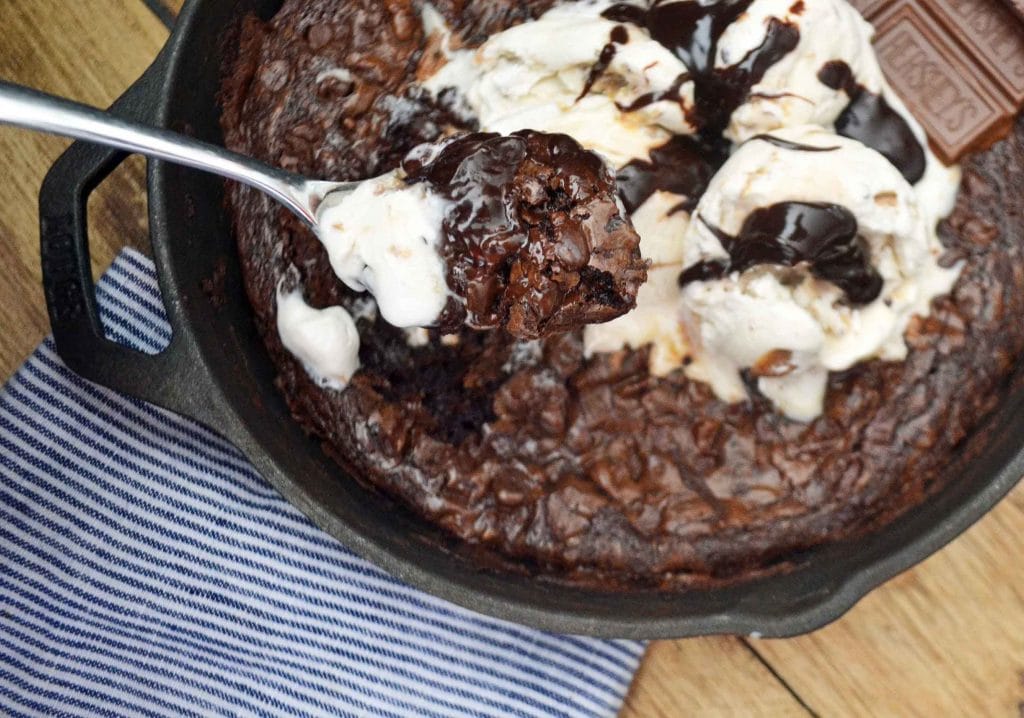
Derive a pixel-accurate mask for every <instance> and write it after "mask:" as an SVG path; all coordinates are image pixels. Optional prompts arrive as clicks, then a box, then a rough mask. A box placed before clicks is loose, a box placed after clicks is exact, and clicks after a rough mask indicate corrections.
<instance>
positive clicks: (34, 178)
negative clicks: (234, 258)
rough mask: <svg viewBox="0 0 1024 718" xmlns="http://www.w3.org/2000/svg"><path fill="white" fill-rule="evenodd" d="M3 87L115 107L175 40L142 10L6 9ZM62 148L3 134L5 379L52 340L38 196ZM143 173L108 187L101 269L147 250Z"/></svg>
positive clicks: (118, 5)
mask: <svg viewBox="0 0 1024 718" xmlns="http://www.w3.org/2000/svg"><path fill="white" fill-rule="evenodd" d="M0 28H3V29H4V39H3V42H2V45H0V77H4V78H5V79H10V80H12V81H14V82H21V83H24V84H28V85H32V86H34V87H37V88H39V89H41V90H46V91H48V92H53V93H56V94H61V95H65V96H67V97H71V98H73V99H76V100H80V101H82V102H87V103H90V104H95V105H100V106H106V105H109V104H110V103H111V102H112V101H113V100H114V99H115V98H116V97H117V96H118V95H119V94H121V92H123V91H124V89H125V88H127V87H128V85H129V84H131V82H132V81H133V80H134V79H135V78H136V77H138V75H139V74H141V72H142V71H143V70H144V69H145V68H146V66H147V65H148V64H149V62H150V61H151V60H152V58H153V57H154V55H155V54H156V52H157V51H158V50H159V48H160V46H161V45H162V44H163V42H164V40H165V38H166V34H167V30H166V28H165V27H164V26H163V25H162V23H160V22H159V21H158V20H157V19H156V17H155V16H154V15H153V14H152V13H151V12H150V11H149V10H148V9H147V8H146V7H145V5H143V4H142V3H141V2H139V1H138V0H89V2H87V3H66V2H63V1H62V0H27V1H23V0H3V1H2V2H0ZM67 144H68V143H67V142H66V141H64V140H61V139H56V138H52V137H47V136H44V135H40V134H35V133H29V132H25V131H21V130H12V129H9V128H0V157H3V158H5V166H4V175H5V181H3V182H0V266H3V267H4V270H5V281H4V282H0V327H3V330H4V331H3V340H2V341H0V376H8V375H9V374H10V373H11V372H13V371H14V369H15V368H16V367H17V366H18V365H19V364H20V363H21V362H22V361H23V360H24V358H25V357H26V356H28V354H29V353H30V352H31V351H32V350H33V349H34V348H35V346H36V344H38V343H39V341H40V340H41V339H42V338H43V337H44V336H45V335H46V333H47V332H48V330H49V329H48V323H47V320H46V312H45V308H44V302H43V295H42V290H41V285H40V269H39V250H38V241H39V239H38V237H39V220H38V211H37V202H38V195H39V186H40V184H41V183H42V179H43V176H44V175H45V174H46V171H47V169H49V167H50V165H51V164H52V163H53V160H54V159H56V157H57V156H58V155H59V154H60V152H61V151H62V150H63V149H64V147H66V146H67ZM142 166H143V165H142V163H141V161H136V162H134V163H132V164H130V165H129V166H128V167H127V169H126V170H125V171H122V172H119V173H118V174H117V176H116V177H114V178H112V179H111V181H110V182H108V183H107V184H106V185H104V186H103V187H102V188H101V190H100V192H98V193H97V195H96V197H95V198H94V200H93V201H92V202H91V203H90V208H92V209H94V210H95V216H94V217H92V220H93V221H92V222H91V226H92V227H93V229H94V231H93V233H92V236H91V240H90V244H91V247H92V257H93V269H94V271H99V270H102V269H104V268H106V267H107V265H109V264H110V261H111V259H112V258H113V256H114V254H115V253H116V252H117V250H118V249H120V248H121V247H122V246H124V245H125V244H126V243H134V244H137V243H139V242H140V241H141V240H142V237H143V236H144V235H143V232H142V231H141V229H140V228H142V227H144V224H143V223H144V221H145V210H144V208H145V204H144V200H143V199H142V198H143V194H142V192H141V188H142Z"/></svg>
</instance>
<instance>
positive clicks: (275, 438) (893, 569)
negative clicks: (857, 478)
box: [40, 0, 1024, 638]
mask: <svg viewBox="0 0 1024 718" xmlns="http://www.w3.org/2000/svg"><path fill="white" fill-rule="evenodd" d="M279 5H280V0H277V1H275V0H191V2H189V3H188V4H187V5H186V7H185V9H184V10H183V12H182V14H181V17H180V19H179V21H178V24H177V28H176V29H175V31H174V34H173V36H172V37H171V39H170V41H169V42H168V45H167V46H166V47H165V48H164V50H163V52H162V53H161V54H160V56H159V57H158V58H157V60H156V62H155V63H154V64H153V66H152V67H151V68H150V69H149V70H147V71H146V73H145V74H144V75H143V76H142V78H140V79H139V81H138V82H137V83H136V84H135V85H134V86H133V87H132V88H131V89H129V90H128V92H127V93H126V94H125V95H124V96H123V97H122V98H121V99H120V100H118V102H117V103H116V105H115V106H114V108H115V110H116V111H117V112H118V113H120V114H123V115H125V116H130V117H135V118H137V119H141V120H145V121H147V122H150V123H152V124H156V125H160V126H164V127H169V128H171V129H174V130H178V131H185V132H188V133H190V134H193V135H195V136H197V137H200V138H202V139H205V140H208V141H211V142H216V143H220V142H222V138H221V133H220V128H219V126H218V117H219V110H218V105H217V102H216V94H217V90H218V81H219V68H220V65H221V44H222V38H223V36H224V34H225V32H226V31H227V29H228V28H230V27H232V26H233V25H234V23H236V22H237V21H238V19H239V17H240V16H241V15H242V14H245V13H251V12H255V13H257V14H258V15H260V16H262V17H264V18H266V17H269V16H270V15H272V14H273V12H274V11H275V10H276V9H277V7H278V6H279ZM123 159H124V156H123V155H122V154H119V153H116V152H114V151H109V150H105V149H99V148H96V147H91V146H87V145H83V144H76V145H74V146H72V147H71V148H70V149H69V150H68V151H67V153H66V154H65V155H63V156H62V157H61V158H60V159H59V160H58V161H57V163H56V164H55V165H54V167H53V169H52V170H51V171H50V173H49V175H48V176H47V178H46V181H45V183H44V185H43V189H42V195H41V198H40V215H41V218H42V219H41V225H42V261H43V281H44V285H45V290H46V300H47V304H48V307H49V313H50V320H51V323H52V325H53V332H54V335H55V337H56V342H57V350H58V352H59V353H60V355H61V356H62V357H63V359H64V360H65V361H66V362H67V364H68V365H69V366H70V367H71V368H72V369H74V370H75V371H77V372H78V373H79V374H81V375H82V376H84V377H86V378H88V379H91V380H92V381H95V382H97V383H99V384H102V385H105V386H108V387H111V388H113V389H116V390H118V391H121V392H124V393H126V394H130V395H133V396H136V397H139V398H142V399H145V400H147V401H150V402H152V403H154V404H158V405H160V406H163V407H166V408H168V409H170V410H173V411H175V412H179V413H181V414H184V415H186V416H190V417H193V418H195V419H197V420H199V421H201V422H203V423H205V424H207V425H208V426H210V427H212V428H214V429H216V430H218V431H219V432H221V433H222V434H223V435H224V436H225V437H227V438H228V439H229V440H230V441H232V442H233V443H234V444H235V445H236V446H237V447H238V448H239V449H240V450H241V451H242V452H244V453H245V455H246V456H248V458H249V459H250V460H251V461H252V462H253V464H255V466H256V468H257V469H258V470H259V471H260V473H261V474H262V475H263V476H265V477H266V479H267V480H268V481H269V482H270V483H271V484H273V485H274V486H275V487H276V488H277V489H278V490H279V491H280V492H281V493H282V494H283V495H284V496H285V497H286V498H287V499H288V500H290V501H291V502H292V503H293V504H294V505H295V506H297V507H298V508H299V509H300V510H302V511H303V512H304V513H305V514H307V515H308V516H309V517H310V518H311V519H312V520H313V521H314V522H316V523H317V524H318V525H319V526H320V527H322V528H323V529H324V530H325V531H327V532H328V533H330V534H331V535H332V536H335V537H337V538H338V540H339V541H341V543H343V544H344V545H345V546H347V547H349V548H350V549H352V550H353V551H355V552H357V553H359V554H361V555H363V556H365V557H366V558H367V559H369V560H370V561H372V562H374V563H376V564H377V565H379V566H381V567H382V568H383V569H385V570H387V571H389V572H390V573H392V574H394V575H395V576H398V577H399V578H401V579H403V580H405V581H407V582H409V583H411V584H413V585H415V586H418V587H419V588H421V589H423V590H425V591H427V592H429V593H432V594H435V595H437V596H440V597H443V598H446V599H448V600H451V601H454V602H455V603H458V604H461V605H463V606H467V607H469V608H471V609H474V610H476V611H480V612H482V613H486V614H490V615H492V616H496V617H499V618H503V619H508V620H511V621H516V622H519V623H523V624H528V625H531V626H536V627H539V628H543V629H547V630H551V631H557V632H562V633H576V634H589V635H594V636H610V637H630V638H670V637H683V636H695V635H703V634H713V633H740V634H748V633H755V634H760V635H764V636H789V635H794V634H799V633H803V632H806V631H810V630H813V629H815V628H818V627H820V626H822V625H824V624H826V623H828V622H830V621H832V620H834V619H835V618H837V617H839V616H840V615H841V614H842V613H843V612H845V611H846V610H847V609H849V608H850V607H851V606H852V605H853V604H854V603H855V602H856V601H857V600H859V599H860V598H861V597H862V596H864V594H865V593H867V592H868V591H869V590H871V589H872V588H874V587H875V586H878V585H879V584H881V583H882V582H884V581H886V580H888V579H889V578H891V577H893V576H895V575H896V574H898V573H900V572H901V571H903V570H905V569H907V568H908V567H910V566H912V565H913V564H915V563H917V562H918V561H921V560H922V559H924V558H925V557H926V556H928V555H930V554H931V553H933V552H934V551H936V550H938V549H939V548H940V547H942V546H943V545H944V544H946V543H947V542H948V541H950V540H952V539H953V538H954V537H956V536H957V535H958V534H960V533H961V532H962V531H964V530H965V529H966V528H967V527H968V526H970V525H971V524H972V523H974V522H975V521H976V520H977V519H978V518H980V517H981V516H982V515H983V514H984V513H985V512H986V511H988V510H989V509H990V508H991V507H992V506H993V505H994V504H995V503H996V502H997V501H998V500H999V499H1000V498H1002V497H1003V496H1004V495H1005V494H1006V493H1007V492H1008V491H1009V490H1010V489H1011V488H1012V487H1013V485H1014V484H1015V483H1016V482H1017V480H1018V479H1019V478H1020V477H1021V475H1022V474H1024V410H1022V409H1024V406H1022V404H1024V396H1022V394H1024V391H1018V392H1016V393H1015V394H1012V395H1007V396H1006V398H1005V400H1004V401H1003V403H1002V405H1001V408H1000V409H999V411H998V412H997V413H996V414H995V415H994V416H992V417H991V418H990V420H989V421H988V422H987V423H986V424H985V425H984V426H983V427H981V428H980V429H979V430H978V434H979V435H978V436H977V437H975V438H976V441H977V442H979V444H978V445H979V446H980V451H972V452H970V453H971V456H970V457H968V456H966V454H965V456H962V457H960V458H959V459H958V460H955V461H953V462H951V465H950V467H949V471H950V481H949V483H948V486H947V488H946V489H944V490H943V491H941V492H939V493H938V494H937V495H935V496H933V497H932V498H931V499H929V500H928V501H927V502H926V503H924V504H923V505H921V506H920V507H918V508H916V509H914V510H912V511H911V512H909V513H908V514H906V515H905V516H903V517H902V518H901V519H899V520H898V521H896V522H895V523H894V524H892V525H890V526H889V527H888V528H886V529H884V530H882V531H880V532H878V533H876V534H873V535H870V536H867V537H865V538H862V539H858V540H854V541H847V542H844V543H841V544H836V545H831V546H825V547H822V548H819V549H815V550H812V551H808V552H806V553H804V554H801V556H799V557H798V558H796V559H795V563H796V568H795V570H793V571H792V572H791V573H788V574H786V575H783V576H775V577H771V578H765V579H760V580H756V581H753V582H749V583H746V584H742V585H738V586H733V587H728V588H721V589H714V590H706V591H691V592H686V593H676V594H664V593H657V592H654V591H634V592H629V593H605V592H601V591H598V590H594V589H584V588H575V587H569V586H562V585H556V584H552V583H549V582H544V581H538V580H536V579H532V580H531V579H530V578H529V577H528V576H526V575H517V574H515V573H511V572H499V571H491V570H484V569H482V568H481V563H480V555H479V549H477V550H476V551H477V553H476V554H474V555H471V552H470V549H469V548H468V547H466V546H463V545H461V544H458V543H457V542H454V541H451V540H449V539H447V538H446V537H445V536H444V535H443V534H442V533H441V532H440V531H439V530H438V529H436V528H434V527H432V526H430V525H428V524H427V523H425V522H424V521H422V520H420V519H418V518H416V517H415V516H413V515H412V514H411V513H410V512H407V511H405V510H403V509H402V508H400V507H398V506H396V505H394V504H393V503H392V502H391V501H390V500H388V499H386V498H385V497H383V496H381V495H379V494H377V493H376V492H374V491H373V490H371V489H369V488H366V487H364V486H363V485H361V484H360V483H358V482H357V481H355V480H352V479H350V478H348V477H346V476H344V475H343V472H342V471H341V470H340V469H339V467H338V466H337V465H335V464H334V463H333V462H331V461H330V460H329V459H328V458H327V457H326V456H325V455H324V454H323V452H322V451H321V450H320V448H319V446H318V445H317V443H316V442H315V441H314V440H312V439H309V438H307V437H306V436H305V435H304V434H303V433H302V432H301V431H300V430H299V428H298V426H297V425H296V423H295V422H294V421H293V420H292V419H291V418H290V415H289V413H288V411H287V409H286V408H285V405H284V401H283V400H282V399H281V397H280V396H279V395H278V393H277V390H276V389H275V387H274V384H273V379H274V370H273V367H272V366H271V363H270V360H269V358H268V356H267V355H266V352H265V350H264V347H263V344H262V342H261V341H260V339H259V337H258V336H257V333H256V330H255V327H254V323H253V320H252V314H251V309H250V307H249V304H248V302H247V300H246V297H245V293H244V291H243V288H242V280H241V275H240V268H239V263H238V260H237V256H236V252H235V245H234V240H233V237H232V232H231V228H230V225H229V219H228V217H227V214H226V212H225V209H224V189H223V183H222V182H221V180H219V179H216V178H213V177H211V176H208V175H204V174H200V173H196V172H193V171H191V170H186V169H182V168H179V167H175V166H171V165H167V164H164V163H162V162H151V163H150V164H149V224H150V235H151V242H152V249H153V255H154V258H155V260H156V265H157V268H158V270H159V275H160V287H161V289H162V291H163V296H164V302H165V305H166V308H167V313H168V315H169V319H170V322H171V326H172V327H173V329H174V338H173V340H172V341H171V344H170V346H169V347H168V348H167V350H166V351H164V352H163V353H162V354H159V355H157V356H147V355H143V354H139V353H136V352H134V351H132V350H129V349H126V348H123V347H121V346H118V345H116V344H114V343H112V342H110V341H109V340H107V339H105V338H104V334H103V328H102V326H101V324H100V321H99V315H98V311H97V305H96V297H95V294H94V291H93V284H92V278H91V274H90V264H89V249H88V238H87V236H86V201H87V198H88V195H89V193H90V192H91V191H92V190H93V189H94V188H95V187H96V186H97V185H98V184H99V183H100V182H101V181H102V180H103V179H104V178H105V177H106V176H107V175H109V174H110V172H111V171H113V169H114V168H115V167H116V166H117V165H118V164H119V163H120V162H121V161H122V160H123ZM218 267H221V268H223V269H226V276H225V283H224V291H223V297H222V299H223V304H222V305H221V306H214V304H213V303H212V302H211V300H210V298H209V297H208V296H207V295H206V293H204V291H203V289H202V280H203V279H204V278H209V277H211V276H213V275H214V273H215V272H216V271H217V269H218ZM1018 385H1019V383H1018Z"/></svg>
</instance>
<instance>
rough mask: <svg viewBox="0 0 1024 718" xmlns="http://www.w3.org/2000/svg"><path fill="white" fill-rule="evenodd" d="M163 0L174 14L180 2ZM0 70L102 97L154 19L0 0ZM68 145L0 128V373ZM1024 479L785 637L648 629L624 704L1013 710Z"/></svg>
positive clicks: (683, 710) (34, 298)
mask: <svg viewBox="0 0 1024 718" xmlns="http://www.w3.org/2000/svg"><path fill="white" fill-rule="evenodd" d="M151 1H152V2H162V3H163V5H164V7H166V8H167V9H168V10H170V11H171V13H172V14H173V13H176V12H177V11H178V10H180V7H181V5H182V2H183V0H151ZM0 27H2V28H3V29H4V41H3V44H2V45H0V77H4V78H7V79H12V80H14V81H17V82H23V83H26V84H30V85H33V86H36V87H39V88H41V89H45V90H49V91H51V92H56V93H60V94H65V95H68V96H70V97H74V98H76V99H80V100H82V101H85V102H90V103H93V104H97V105H107V104H109V103H110V102H111V101H112V100H113V99H114V98H115V97H116V96H117V95H118V94H120V92H122V91H123V90H124V89H125V88H126V87H127V86H128V85H129V84H130V83H131V81H132V80H134V79H135V78H136V77H137V76H138V75H139V74H140V73H141V72H142V70H143V69H144V68H145V66H146V65H147V64H148V62H149V61H150V60H151V59H152V57H153V56H154V55H155V54H156V52H157V51H158V49H159V48H160V46H161V45H162V43H163V41H164V39H165V37H166V29H165V28H164V26H163V25H162V23H161V22H160V21H159V20H158V19H157V18H156V16H155V15H154V14H153V13H152V12H151V11H150V9H149V8H148V7H147V5H146V4H145V3H144V2H143V0H89V2H87V3H67V2H64V1H63V0H0ZM65 145H66V143H64V142H63V141H61V140H57V139H52V138H46V137H43V136H40V135H34V134H30V133H26V132H20V131H14V130H9V129H3V128H0V157H3V158H5V160H6V164H5V167H4V171H5V175H6V177H5V179H6V181H5V182H2V183H0V266H3V267H4V268H5V270H6V274H5V280H6V281H4V282H0V328H2V331H0V377H5V376H7V375H9V374H10V373H11V372H12V371H13V370H14V369H15V368H16V366H17V365H18V364H20V362H21V360H22V359H23V358H24V357H25V356H27V355H28V354H29V353H30V352H31V351H32V349H33V348H34V347H35V346H36V344H37V343H38V342H39V341H40V339H42V337H43V336H44V335H45V334H46V332H47V330H48V328H47V322H46V316H45V311H44V308H43V299H42V292H41V290H40V288H39V287H40V278H39V259H38V219H37V212H36V201H37V195H38V189H39V184H40V182H41V180H42V177H43V175H44V174H45V172H46V170H47V169H48V168H49V166H50V164H51V163H52V161H53V160H54V159H55V158H56V156H57V155H58V154H59V153H60V151H61V150H62V148H63V147H64V146H65ZM144 166H145V165H144V162H143V161H142V160H140V159H133V160H131V161H130V162H129V163H128V164H126V165H125V166H124V168H123V169H122V170H120V171H119V172H118V173H117V174H116V175H115V176H114V177H112V178H111V179H110V180H109V181H108V182H107V183H105V184H104V185H103V186H102V187H101V189H100V190H99V191H98V192H97V193H96V194H95V195H94V197H93V198H92V200H91V202H90V233H91V246H92V251H93V265H94V266H93V269H94V272H98V271H100V270H102V269H103V268H105V267H106V266H107V265H108V264H109V262H110V261H111V259H112V257H113V256H114V255H115V254H116V252H117V251H118V250H119V249H120V248H121V247H122V246H124V245H125V244H133V245H136V246H137V245H140V244H143V243H144V242H145V198H144V192H143V179H144V178H143V170H144ZM1022 536H1024V488H1022V489H1018V490H1017V491H1016V492H1015V493H1014V494H1013V495H1012V496H1011V498H1010V499H1009V500H1008V501H1006V502H1004V503H1003V504H1002V505H1001V506H1000V507H999V508H998V509H997V510H996V511H994V512H993V513H992V514H991V515H989V516H988V517H987V518H986V519H985V520H984V521H982V522H981V523H980V524H979V525H978V526H976V527H975V528H974V529H972V530H971V531H970V532H969V533H968V534H967V535H966V536H965V537H963V538H962V539H960V540H959V541H957V542H955V543H954V544H953V545H952V546H951V547H949V548H947V549H946V550H945V551H943V552H941V553H940V554H939V555H937V556H935V557H933V558H932V559H930V560H929V561H927V562H926V563H925V564H924V565H922V566H920V567H918V568H917V569H915V570H913V571H910V572H908V573H907V574H905V575H904V576H901V577H900V578H898V579H897V580H895V581H893V582H891V583H889V584H888V585H887V586H885V587H883V588H882V589H880V590H878V591H876V592H875V593H873V594H872V595H871V596H869V597H868V598H867V599H865V600H864V601H863V602H862V603H861V604H860V605H859V606H857V607H856V608H855V609H854V610H853V611H851V612H850V614H849V615H847V616H846V617H844V618H843V619H841V620H839V621H838V622H836V623H835V624H833V625H832V626H829V627H827V628H825V629H823V630H821V631H819V632H817V633H815V634H812V635H810V636H806V637H802V638H798V639H791V640H787V641H754V642H750V643H748V642H747V641H746V640H745V639H744V640H741V639H734V638H708V639H699V640H685V641H662V642H657V643H653V644H652V645H651V647H650V649H649V651H648V654H647V656H646V658H645V661H644V664H643V666H642V668H641V670H640V672H639V673H638V675H637V678H636V680H635V681H634V685H633V687H632V690H631V693H630V696H629V698H628V700H627V703H626V706H625V708H624V710H623V716H624V717H625V718H648V717H651V718H676V717H677V716H758V715H766V716H801V715H808V714H809V713H811V714H818V715H824V716H860V715H900V716H902V715H1004V716H1019V715H1024V571H1022V570H1021V562H1020V559H1019V556H1020V555H1021V544H1022V542H1024V538H1022Z"/></svg>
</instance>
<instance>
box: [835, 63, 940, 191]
mask: <svg viewBox="0 0 1024 718" xmlns="http://www.w3.org/2000/svg"><path fill="white" fill-rule="evenodd" d="M818 79H819V80H821V82H822V83H823V84H825V85H827V86H828V87H831V88H832V89H833V90H842V91H843V92H845V93H846V95H847V96H848V97H849V98H850V104H849V105H847V106H846V109H845V110H843V113H842V114H841V115H839V118H838V119H837V120H836V132H837V133H838V134H840V135H843V136H844V137H849V138H851V139H854V140H858V141H859V142H861V143H863V144H865V145H867V146H868V147H870V148H871V149H873V150H877V151H878V152H880V153H881V154H882V155H884V156H885V158H886V159H887V160H889V161H890V162H892V164H893V165H895V167H896V168H897V169H898V170H899V171H900V173H901V174H902V175H903V176H904V177H905V178H906V179H907V182H909V183H910V184H916V183H917V181H918V180H920V179H921V177H923V176H924V170H925V157H924V148H922V147H921V143H920V142H918V141H917V137H916V136H915V135H914V132H913V130H911V129H910V125H908V124H907V121H906V120H905V119H904V118H903V116H902V115H900V114H899V113H898V112H896V110H894V109H893V108H892V105H890V104H889V103H888V102H887V101H886V99H885V98H884V97H882V96H881V95H879V94H877V93H874V92H869V91H868V90H867V89H865V87H864V86H863V85H861V84H859V83H858V82H857V80H856V79H855V78H854V76H853V71H852V70H851V69H850V66H849V65H847V64H846V63H845V62H843V61H842V60H833V61H832V62H827V63H825V65H824V67H822V68H821V71H820V72H818Z"/></svg>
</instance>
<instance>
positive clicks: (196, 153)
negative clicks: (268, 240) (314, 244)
mask: <svg viewBox="0 0 1024 718" xmlns="http://www.w3.org/2000/svg"><path fill="white" fill-rule="evenodd" d="M0 125H13V126H15V127H23V128H25V129H30V130H39V131H41V132H47V133H50V134H54V135H62V136H64V137H73V138H74V139H78V140H85V141H86V142H95V143H97V144H101V145H108V146H110V147H116V148H117V149H120V150H125V151H126V152H132V153H138V154H142V155H146V156H147V157H157V158H159V159H162V160H167V161H168V162H174V163H176V164H180V165H186V166H188V167H193V168H195V169H198V170H203V171H206V172H212V173H213V174H217V175H220V176H222V177H227V178H229V179H233V180H236V181H238V182H242V183H243V184H247V185H249V186H250V187H254V188H255V189H258V190H260V191H261V192H265V193H266V194H268V195H270V196H271V197H273V198H274V199H276V200H277V201H278V202H280V203H281V204H283V205H284V206H285V207H287V208H288V209H290V210H291V211H292V212H294V213H295V215H296V216H298V217H299V219H301V220H302V221H303V222H305V223H306V224H307V225H309V227H310V228H311V229H312V230H313V231H314V232H317V233H319V229H320V225H319V222H318V221H317V209H318V207H319V206H320V205H321V204H322V202H323V200H324V198H325V197H326V196H327V195H329V194H331V195H334V194H335V193H338V192H343V193H346V194H347V193H350V192H352V191H353V190H355V189H356V187H358V186H359V185H360V184H361V183H360V182H324V181H320V180H311V179H307V178H305V177H302V176H300V175H297V174H293V173H291V172H286V171H284V170H282V169H278V168H276V167H271V166H270V165H267V164H264V163H262V162H259V161H257V160H254V159H252V158H250V157H245V156H244V155H240V154H238V153H236V152H231V151H230V150H226V149H224V148H223V147H217V146H216V145H211V144H209V143H206V142H202V141H200V140H196V139H193V138H191V137H186V136H184V135H179V134H178V133H176V132H171V131H169V130H162V129H157V128H155V127H148V126H146V125H143V124H140V123H138V122H131V121H129V120H123V119H121V118H119V117H115V116H114V115H111V114H110V113H107V112H104V111H102V110H98V109H96V108H94V107H89V106H88V105H83V104H80V103H78V102H73V101H71V100H66V99H64V98H61V97H56V96H54V95H49V94H46V93H45V92H40V91H38V90H33V89H31V88H28V87H23V86H21V85H15V84H13V83H10V82H4V81H3V80H0ZM333 199H335V197H332V200H333ZM337 199H341V196H340V195H338V196H337Z"/></svg>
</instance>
